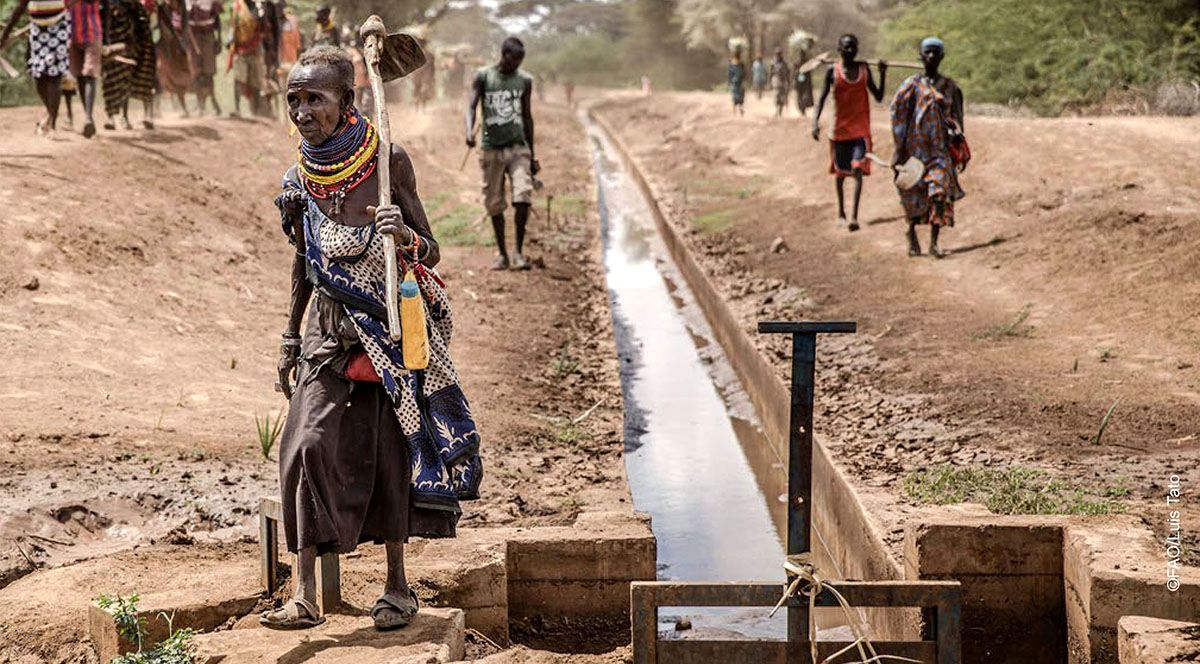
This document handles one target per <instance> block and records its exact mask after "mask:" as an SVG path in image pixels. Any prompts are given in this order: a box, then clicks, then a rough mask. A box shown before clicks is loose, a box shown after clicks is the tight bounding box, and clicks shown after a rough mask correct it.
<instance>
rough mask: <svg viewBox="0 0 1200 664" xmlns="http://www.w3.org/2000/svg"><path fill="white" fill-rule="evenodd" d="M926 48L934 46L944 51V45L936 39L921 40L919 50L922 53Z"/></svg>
mask: <svg viewBox="0 0 1200 664" xmlns="http://www.w3.org/2000/svg"><path fill="white" fill-rule="evenodd" d="M928 46H936V47H938V48H940V49H942V51H943V52H944V51H945V50H946V43H945V42H943V41H942V40H941V39H939V38H937V37H926V38H924V39H922V40H921V50H922V51H924V50H925V48H926V47H928Z"/></svg>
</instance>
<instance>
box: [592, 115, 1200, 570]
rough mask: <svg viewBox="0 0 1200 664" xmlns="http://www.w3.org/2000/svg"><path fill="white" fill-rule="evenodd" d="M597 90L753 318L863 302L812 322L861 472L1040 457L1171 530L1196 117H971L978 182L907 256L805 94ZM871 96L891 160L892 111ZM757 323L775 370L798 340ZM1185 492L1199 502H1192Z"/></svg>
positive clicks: (1037, 463)
mask: <svg viewBox="0 0 1200 664" xmlns="http://www.w3.org/2000/svg"><path fill="white" fill-rule="evenodd" d="M599 108H600V112H601V115H602V116H603V117H605V118H606V119H607V120H608V121H609V123H610V124H611V125H613V126H614V127H617V128H618V131H619V133H620V134H621V136H622V138H623V140H624V141H625V142H626V143H627V144H628V145H629V146H630V148H631V149H632V150H633V152H634V153H635V155H637V156H638V157H639V159H640V161H641V163H642V164H643V166H644V167H645V168H646V169H647V170H648V171H649V172H648V173H647V175H648V176H649V177H650V178H651V180H652V181H654V182H656V185H657V186H658V187H659V189H660V190H661V191H663V192H666V194H665V200H663V201H661V202H662V204H663V206H664V209H665V210H666V211H668V215H669V216H670V217H672V220H673V222H674V223H676V224H678V225H679V226H680V227H681V228H685V229H687V234H688V239H689V242H691V244H692V246H693V248H694V249H696V253H697V254H698V255H700V256H701V257H702V259H703V262H704V263H705V264H706V267H707V269H708V270H709V272H710V274H712V275H714V276H715V280H716V281H717V282H718V283H720V284H722V285H723V289H724V293H725V294H726V295H727V296H728V298H729V300H730V301H731V302H732V303H733V306H734V308H735V310H736V311H737V312H738V313H739V315H740V316H741V317H742V319H743V321H744V322H745V324H746V326H747V329H753V327H752V326H753V324H754V322H755V321H757V320H763V319H767V320H769V319H776V318H792V319H799V318H806V319H854V320H857V321H858V322H859V324H860V327H859V334H858V335H855V336H854V337H829V338H825V339H822V340H821V341H820V349H819V353H818V355H819V359H818V365H819V366H818V372H819V379H818V381H819V387H818V390H819V403H818V420H817V423H816V429H817V432H818V434H819V435H823V436H824V440H825V441H826V442H827V443H828V444H830V445H831V446H832V447H833V448H834V449H835V450H836V454H837V456H838V458H839V459H840V461H841V462H842V463H843V464H844V465H846V466H847V467H848V468H850V469H851V470H852V472H853V473H854V474H855V475H856V476H857V477H858V478H859V479H860V481H861V482H863V483H864V484H865V485H867V486H870V487H880V488H884V489H886V490H889V491H891V492H893V494H894V495H896V496H899V495H900V494H901V485H902V478H903V477H905V476H906V475H909V474H910V473H912V472H914V471H917V470H919V469H922V468H925V467H929V466H931V465H936V464H951V465H953V466H958V467H965V466H970V465H974V466H985V467H993V468H994V467H1000V466H1005V465H1019V466H1024V467H1029V468H1041V469H1046V470H1048V471H1049V472H1051V473H1052V474H1054V475H1057V476H1060V477H1062V478H1065V479H1067V480H1069V481H1071V482H1075V483H1077V484H1078V485H1079V486H1081V487H1082V490H1083V491H1085V492H1087V493H1088V494H1089V495H1091V496H1095V497H1099V498H1105V499H1114V500H1116V501H1117V502H1118V509H1121V508H1124V509H1127V510H1129V511H1131V512H1133V513H1135V514H1137V515H1139V516H1141V517H1142V518H1143V520H1144V521H1145V522H1146V524H1147V525H1148V526H1149V527H1151V528H1153V529H1154V530H1155V531H1157V532H1159V533H1162V532H1164V531H1165V529H1166V527H1167V516H1166V511H1167V506H1166V495H1167V494H1166V492H1167V488H1166V485H1167V483H1168V478H1169V477H1170V476H1171V475H1173V474H1177V475H1179V476H1180V477H1182V478H1183V480H1184V487H1195V486H1196V483H1197V482H1200V464H1198V463H1197V458H1198V457H1200V409H1198V408H1197V405H1198V404H1200V366H1197V365H1200V357H1198V356H1197V352H1196V349H1197V345H1198V343H1200V323H1197V320H1198V319H1197V317H1196V313H1197V306H1198V305H1197V302H1200V300H1198V299H1197V290H1198V288H1200V287H1198V286H1197V284H1196V281H1195V268H1196V265H1197V264H1198V261H1200V245H1197V244H1196V243H1195V241H1194V237H1195V233H1196V230H1197V228H1198V227H1200V189H1197V187H1196V182H1197V179H1196V176H1195V173H1194V171H1193V170H1192V169H1190V168H1188V167H1186V166H1185V165H1184V164H1185V163H1187V162H1188V160H1189V158H1192V157H1194V155H1196V154H1200V119H1198V118H1191V119H1170V118H1149V117H1136V118H1076V119H1028V118H992V117H979V116H975V115H970V114H969V116H968V119H967V123H966V124H967V127H966V128H967V135H968V136H969V138H970V140H971V147H972V150H973V152H974V161H972V163H971V165H970V168H969V169H968V170H967V172H966V173H965V174H964V176H963V178H962V183H963V186H964V188H965V189H966V191H967V192H968V195H967V198H966V199H965V200H964V201H962V202H961V203H960V205H959V207H958V208H957V217H958V224H957V226H956V227H955V228H953V229H950V230H948V231H945V232H944V233H943V241H942V247H943V249H949V250H950V255H949V257H947V258H946V259H944V260H940V261H938V260H934V259H932V258H929V257H927V256H923V257H921V258H917V259H913V258H908V257H907V256H906V253H905V248H906V244H905V239H904V231H905V223H904V221H903V216H902V210H901V208H900V205H899V200H898V197H897V196H896V193H895V190H894V188H893V187H892V186H891V184H890V182H889V180H888V178H887V176H886V175H881V174H880V173H879V169H878V168H877V169H876V173H875V174H874V175H872V176H871V177H869V178H867V181H866V184H865V188H864V193H863V199H862V212H861V215H860V219H861V221H863V222H864V224H863V229H862V230H861V231H858V232H857V233H853V234H852V233H850V232H848V231H847V230H846V228H845V227H838V226H836V224H835V217H836V198H835V195H834V186H833V178H832V177H831V176H830V175H829V173H828V165H829V151H828V147H827V145H826V144H825V143H824V141H822V142H821V143H816V142H814V141H813V140H812V138H811V136H810V135H809V127H810V123H811V119H809V118H805V119H803V120H798V119H797V116H796V113H795V111H794V110H792V111H790V115H789V117H787V118H784V119H775V118H773V117H772V115H773V112H774V109H773V106H772V104H771V102H770V101H768V100H763V101H762V102H756V101H755V100H753V99H751V100H749V102H748V112H747V114H746V116H744V117H735V116H733V115H732V114H731V112H730V109H729V106H728V99H727V96H726V95H723V94H713V93H687V94H655V95H653V96H652V97H648V98H643V97H633V96H625V97H622V99H621V100H620V101H619V102H618V103H610V104H607V105H603V106H601V107H599ZM829 110H832V109H829ZM873 113H874V116H873V117H874V139H875V147H876V148H877V151H878V152H879V153H881V154H882V155H883V156H884V157H888V156H890V154H891V136H890V129H889V128H888V126H887V124H886V113H887V109H886V107H885V106H881V105H876V106H875V107H874V108H873ZM824 124H825V126H826V128H827V127H828V124H829V120H828V119H826V120H825V122H824ZM851 188H852V184H847V192H849V191H850V190H851ZM777 238H782V240H783V242H784V243H785V244H786V246H787V250H786V251H781V252H777V253H776V252H772V251H771V250H770V247H771V246H772V244H773V242H775V241H776V239H777ZM928 241H929V239H928V230H927V229H922V231H921V242H922V245H923V247H925V248H926V249H927V247H928ZM758 338H759V339H760V340H761V341H760V347H761V349H762V350H763V351H764V353H765V354H767V355H768V356H770V357H771V358H773V360H774V361H775V362H776V365H777V366H778V367H779V370H780V372H781V375H783V374H784V372H785V371H786V366H787V365H786V363H785V352H786V350H787V346H786V341H785V340H783V339H781V338H772V337H769V336H761V337H758ZM1114 403H1116V404H1117V405H1116V407H1115V409H1114V410H1113V414H1112V417H1111V418H1110V420H1109V425H1108V427H1107V430H1106V431H1105V433H1104V435H1103V437H1102V439H1101V440H1100V443H1099V444H1096V442H1095V437H1096V435H1097V432H1098V430H1099V428H1100V423H1101V421H1102V419H1103V418H1104V415H1105V413H1106V412H1107V411H1108V410H1109V408H1110V406H1112V405H1113V404H1114ZM1185 491H1186V489H1185ZM1190 495H1191V496H1195V495H1196V493H1195V490H1194V488H1193V489H1192V490H1191V491H1190ZM1183 507H1184V516H1183V521H1184V522H1185V523H1192V524H1195V523H1200V504H1198V503H1197V502H1196V501H1195V500H1194V499H1192V500H1191V501H1190V502H1189V501H1186V500H1185V504H1184V506H1183ZM1185 530H1188V528H1186V527H1185ZM1190 530H1192V531H1193V533H1191V534H1189V537H1190V541H1191V542H1192V544H1191V546H1189V547H1188V548H1189V549H1190V550H1191V551H1192V553H1191V554H1190V555H1191V560H1192V562H1193V564H1195V563H1196V562H1197V561H1198V560H1200V556H1198V555H1197V554H1196V553H1195V551H1196V549H1197V548H1198V547H1197V546H1196V545H1197V542H1198V541H1200V540H1198V539H1197V536H1196V535H1195V533H1194V531H1195V528H1194V527H1193V528H1191V529H1190ZM893 535H894V536H898V535H899V532H898V531H896V532H894V533H893ZM896 541H898V540H896Z"/></svg>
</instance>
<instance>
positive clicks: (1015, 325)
mask: <svg viewBox="0 0 1200 664" xmlns="http://www.w3.org/2000/svg"><path fill="white" fill-rule="evenodd" d="M1032 310H1033V307H1032V306H1030V305H1028V304H1027V305H1025V307H1024V308H1023V309H1021V310H1020V311H1019V312H1017V315H1016V317H1015V318H1013V319H1012V320H1011V321H1009V322H1007V323H1001V324H1000V325H993V326H991V327H989V328H986V329H984V330H983V331H981V332H978V333H977V334H976V335H975V338H976V339H990V340H997V339H1004V338H1007V337H1029V336H1032V335H1033V326H1032V325H1026V324H1025V321H1027V320H1029V314H1030V313H1031V312H1032Z"/></svg>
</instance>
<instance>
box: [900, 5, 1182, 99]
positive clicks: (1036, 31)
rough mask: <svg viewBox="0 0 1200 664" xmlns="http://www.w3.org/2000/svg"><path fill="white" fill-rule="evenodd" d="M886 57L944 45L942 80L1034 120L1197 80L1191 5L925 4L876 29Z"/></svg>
mask: <svg viewBox="0 0 1200 664" xmlns="http://www.w3.org/2000/svg"><path fill="white" fill-rule="evenodd" d="M881 32H882V36H883V45H884V51H885V53H887V55H888V56H889V57H893V58H897V59H906V60H911V59H913V58H914V56H915V55H916V53H917V49H918V45H919V44H920V41H921V39H922V38H924V37H927V36H929V35H938V36H940V37H941V38H942V39H944V40H945V42H946V64H945V66H944V69H945V71H946V73H947V74H948V75H949V76H951V77H952V78H954V79H955V80H956V81H958V83H959V84H960V85H961V86H962V88H963V90H964V92H965V94H966V95H967V99H968V100H969V101H983V102H994V103H1002V104H1010V103H1011V104H1020V105H1024V106H1028V107H1029V108H1031V109H1033V110H1035V111H1038V112H1040V113H1047V114H1049V113H1058V112H1061V111H1063V110H1072V109H1082V108H1086V107H1089V106H1094V105H1096V104H1099V103H1101V102H1103V101H1104V99H1105V97H1106V95H1108V94H1109V92H1110V91H1113V90H1124V89H1130V88H1141V89H1145V90H1146V91H1147V92H1148V93H1149V92H1150V90H1151V89H1152V88H1154V87H1155V86H1156V85H1158V84H1160V83H1165V82H1170V81H1177V80H1181V79H1182V80H1193V79H1196V78H1200V16H1197V12H1196V5H1195V2H1194V1H1193V0H1045V1H1044V2H1028V1H1027V0H923V1H921V2H916V3H914V4H911V5H907V6H904V7H902V8H901V9H899V10H898V11H897V13H896V15H895V16H894V17H893V18H891V19H890V20H888V21H885V22H884V24H883V26H882V30H881Z"/></svg>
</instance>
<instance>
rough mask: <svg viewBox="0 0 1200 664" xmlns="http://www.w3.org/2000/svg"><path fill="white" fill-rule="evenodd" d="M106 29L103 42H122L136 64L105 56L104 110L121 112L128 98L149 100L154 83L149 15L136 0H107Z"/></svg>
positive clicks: (113, 114) (126, 52)
mask: <svg viewBox="0 0 1200 664" xmlns="http://www.w3.org/2000/svg"><path fill="white" fill-rule="evenodd" d="M108 12H109V13H108V31H107V32H105V33H104V38H105V43H109V44H117V43H123V44H125V51H124V52H123V55H124V56H125V57H127V58H130V59H132V60H134V61H135V62H136V63H137V64H133V65H131V64H128V63H125V62H121V61H119V60H117V59H116V58H105V59H104V64H103V71H104V110H105V111H106V112H107V113H108V115H109V116H116V115H118V114H119V113H122V112H124V110H125V107H126V106H127V105H128V103H129V100H130V99H131V98H132V99H141V100H143V101H151V100H153V99H154V93H155V92H156V91H157V87H158V75H157V73H156V69H155V65H156V60H155V52H154V35H153V34H152V33H151V32H150V15H149V14H147V13H146V8H145V7H144V6H143V5H142V3H141V2H140V1H139V0H108Z"/></svg>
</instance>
